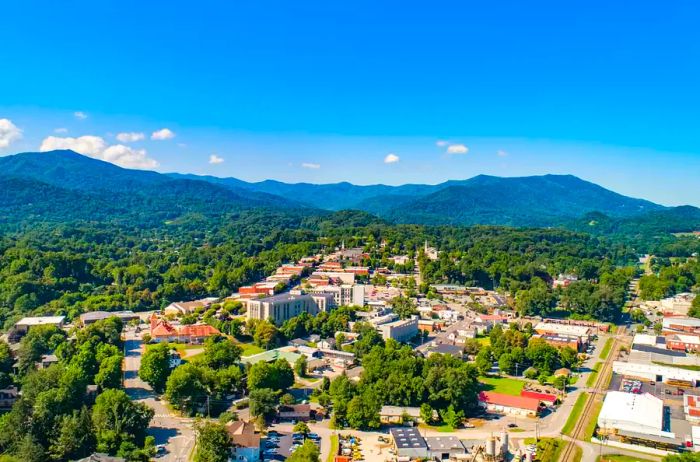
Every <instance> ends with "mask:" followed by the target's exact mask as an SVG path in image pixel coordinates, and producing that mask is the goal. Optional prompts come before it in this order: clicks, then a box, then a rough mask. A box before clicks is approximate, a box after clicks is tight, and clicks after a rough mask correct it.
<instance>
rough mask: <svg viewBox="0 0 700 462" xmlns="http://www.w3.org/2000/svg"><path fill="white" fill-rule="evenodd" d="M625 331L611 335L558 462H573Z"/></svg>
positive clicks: (621, 328)
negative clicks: (605, 353) (575, 449)
mask: <svg viewBox="0 0 700 462" xmlns="http://www.w3.org/2000/svg"><path fill="white" fill-rule="evenodd" d="M625 331H626V328H625V327H620V328H619V330H618V332H617V333H616V334H615V336H614V337H613V343H612V345H611V346H610V352H609V353H608V357H607V358H605V362H604V363H603V367H602V369H601V371H600V373H599V374H598V377H597V379H596V381H595V384H594V385H593V392H591V393H590V397H589V398H588V399H587V400H586V405H585V406H584V407H583V411H582V412H581V418H580V419H579V420H578V422H576V426H575V427H574V431H573V432H572V433H571V439H572V440H573V441H569V442H568V444H567V445H566V446H565V447H564V451H563V452H562V454H561V456H560V458H559V461H560V462H573V455H574V454H575V452H574V448H575V447H576V441H578V440H580V439H581V438H582V437H583V432H584V430H585V428H586V426H587V425H586V424H587V423H588V421H589V419H592V418H594V417H595V416H593V415H591V411H592V409H593V405H594V404H595V400H596V395H597V394H599V393H600V391H601V385H603V384H607V377H608V376H609V375H610V374H612V371H611V370H610V369H611V365H612V363H613V361H614V360H615V359H614V358H616V357H617V354H618V350H619V346H620V340H619V337H620V336H622V335H624V334H625Z"/></svg>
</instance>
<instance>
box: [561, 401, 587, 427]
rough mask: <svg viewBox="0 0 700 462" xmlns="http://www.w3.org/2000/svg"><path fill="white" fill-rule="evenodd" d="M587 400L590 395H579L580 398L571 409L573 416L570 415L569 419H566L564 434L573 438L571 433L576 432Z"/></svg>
mask: <svg viewBox="0 0 700 462" xmlns="http://www.w3.org/2000/svg"><path fill="white" fill-rule="evenodd" d="M587 399H588V395H586V394H585V393H581V394H580V395H578V398H576V403H574V407H573V408H572V409H571V414H569V418H568V419H566V424H564V427H563V428H562V429H561V432H562V433H563V434H565V435H568V436H571V432H572V431H573V430H574V427H575V426H576V422H578V419H579V418H580V417H581V412H583V407H584V406H585V405H586V400H587Z"/></svg>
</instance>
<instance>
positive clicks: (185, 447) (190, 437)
mask: <svg viewBox="0 0 700 462" xmlns="http://www.w3.org/2000/svg"><path fill="white" fill-rule="evenodd" d="M124 338H125V342H124V389H125V391H126V393H127V394H128V395H129V396H130V397H131V398H132V399H133V400H135V401H139V402H142V403H145V404H146V405H148V406H149V407H150V408H152V409H153V410H154V411H155V416H154V417H153V420H152V421H151V426H150V427H149V429H148V434H149V435H153V436H154V437H155V439H156V444H157V445H159V444H164V445H165V447H166V451H167V452H166V453H165V454H164V455H163V456H161V457H160V458H159V460H162V461H164V462H185V461H187V460H189V456H190V452H192V449H193V447H194V430H193V428H192V426H193V420H192V419H186V418H183V417H180V416H178V415H176V414H174V413H173V412H172V411H170V410H169V409H168V408H167V407H166V406H165V404H164V403H163V402H162V401H160V400H156V395H155V393H154V392H153V390H152V389H151V387H150V386H149V385H148V384H147V383H145V382H144V381H143V380H141V379H140V378H139V376H138V371H139V367H140V366H141V355H142V353H143V351H142V346H143V345H142V342H141V338H140V336H139V334H137V333H136V331H135V330H134V328H132V327H129V328H127V329H125V331H124Z"/></svg>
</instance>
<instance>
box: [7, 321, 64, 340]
mask: <svg viewBox="0 0 700 462" xmlns="http://www.w3.org/2000/svg"><path fill="white" fill-rule="evenodd" d="M65 320H66V317H65V316H30V317H26V318H22V319H20V320H19V321H17V322H16V323H15V331H16V332H17V333H18V334H19V335H24V334H26V333H27V332H29V330H30V329H31V328H32V327H36V326H55V327H58V328H61V327H63V324H64V323H65Z"/></svg>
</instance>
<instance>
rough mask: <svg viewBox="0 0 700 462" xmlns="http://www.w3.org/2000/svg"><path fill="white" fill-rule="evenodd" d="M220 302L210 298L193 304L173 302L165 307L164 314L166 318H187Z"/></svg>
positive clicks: (195, 301)
mask: <svg viewBox="0 0 700 462" xmlns="http://www.w3.org/2000/svg"><path fill="white" fill-rule="evenodd" d="M218 300H219V299H218V298H216V297H208V298H203V299H201V300H194V301H191V302H173V303H171V304H170V305H168V306H166V307H165V309H164V310H163V314H165V315H166V316H185V315H188V314H192V313H194V312H195V311H196V310H198V309H206V308H209V307H210V306H211V305H212V304H213V303H215V302H217V301H218Z"/></svg>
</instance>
